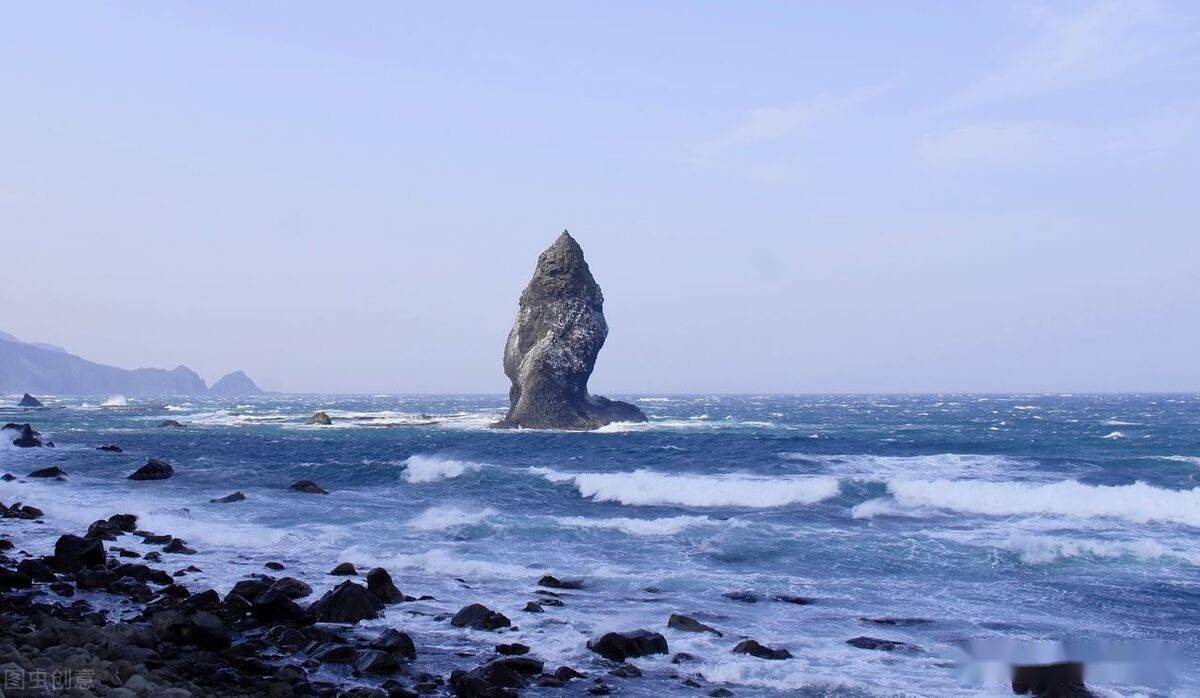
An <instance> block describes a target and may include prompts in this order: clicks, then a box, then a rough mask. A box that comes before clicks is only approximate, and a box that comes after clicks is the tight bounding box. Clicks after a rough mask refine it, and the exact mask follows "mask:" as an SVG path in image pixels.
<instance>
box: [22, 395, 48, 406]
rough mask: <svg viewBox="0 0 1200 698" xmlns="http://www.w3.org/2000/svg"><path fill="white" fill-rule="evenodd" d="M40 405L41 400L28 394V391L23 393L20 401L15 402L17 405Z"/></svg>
mask: <svg viewBox="0 0 1200 698" xmlns="http://www.w3.org/2000/svg"><path fill="white" fill-rule="evenodd" d="M42 406H43V405H42V403H41V401H40V400H38V399H37V398H36V397H34V396H32V395H30V394H29V393H25V395H24V397H22V398H21V401H20V402H18V403H17V407H42Z"/></svg>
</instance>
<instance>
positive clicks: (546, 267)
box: [495, 230, 646, 430]
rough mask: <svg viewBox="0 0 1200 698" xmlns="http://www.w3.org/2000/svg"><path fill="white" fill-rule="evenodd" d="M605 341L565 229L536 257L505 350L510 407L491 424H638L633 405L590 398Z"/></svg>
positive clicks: (587, 273)
mask: <svg viewBox="0 0 1200 698" xmlns="http://www.w3.org/2000/svg"><path fill="white" fill-rule="evenodd" d="M607 336H608V324H607V323H606V322H605V320H604V295H603V294H602V293H601V292H600V286H599V285H598V284H597V283H596V280H595V279H594V278H592V272H591V270H590V269H589V268H588V265H587V262H586V261H585V260H584V258H583V250H582V249H581V248H580V247H579V244H578V243H576V242H575V239H574V238H572V237H571V236H570V235H569V234H568V233H567V232H566V231H565V230H564V231H563V233H562V235H560V236H559V237H558V239H557V240H555V241H554V244H553V245H551V246H550V247H549V248H547V249H546V250H545V251H544V252H542V254H541V256H539V257H538V261H537V267H536V268H535V269H534V272H533V278H532V279H530V281H529V285H528V286H526V287H525V290H524V291H523V292H522V293H521V300H520V305H519V308H518V310H517V317H516V320H515V321H514V322H513V326H512V329H511V330H510V331H509V333H508V341H507V343H506V344H505V347H504V373H505V375H507V376H508V378H509V380H510V381H512V387H510V388H509V391H508V398H509V403H510V406H509V409H508V414H507V415H506V416H505V417H504V419H503V420H502V421H500V422H498V423H497V424H496V425H495V426H497V427H501V428H527V429H528V428H532V429H576V430H586V429H597V428H599V427H602V426H604V425H605V424H609V423H611V422H644V421H646V415H645V414H643V413H642V411H641V410H640V409H638V408H637V407H635V406H633V405H631V404H629V403H626V402H619V401H616V400H609V399H607V398H604V397H600V396H597V395H589V394H588V390H587V383H588V378H589V377H590V376H591V375H592V369H593V368H594V367H595V365H596V356H597V355H598V354H599V353H600V348H601V347H602V346H604V340H605V338H606V337H607Z"/></svg>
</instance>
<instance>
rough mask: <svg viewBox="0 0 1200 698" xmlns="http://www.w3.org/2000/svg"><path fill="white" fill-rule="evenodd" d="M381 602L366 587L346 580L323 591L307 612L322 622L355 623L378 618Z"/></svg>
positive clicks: (381, 608) (381, 607) (381, 606)
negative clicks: (323, 593) (322, 594)
mask: <svg viewBox="0 0 1200 698" xmlns="http://www.w3.org/2000/svg"><path fill="white" fill-rule="evenodd" d="M381 610H383V602H382V601H380V600H379V599H378V598H377V597H376V596H375V595H374V594H372V593H371V592H369V591H367V588H366V587H364V586H362V585H361V584H357V583H355V582H352V581H350V580H346V581H344V582H342V583H341V584H339V585H337V586H336V587H334V588H333V589H332V590H330V591H328V592H326V593H325V595H324V596H322V597H321V598H320V599H318V600H317V601H315V602H313V604H312V605H311V606H309V607H308V612H309V613H310V614H312V615H313V616H314V617H315V618H316V619H317V620H318V621H321V622H324V623H350V624H353V623H357V622H359V621H360V620H370V619H372V618H378V617H379V612H380V611H381Z"/></svg>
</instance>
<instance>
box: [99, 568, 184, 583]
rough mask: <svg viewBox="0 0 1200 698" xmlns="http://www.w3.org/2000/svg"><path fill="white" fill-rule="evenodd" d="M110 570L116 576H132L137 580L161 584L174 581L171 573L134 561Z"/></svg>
mask: <svg viewBox="0 0 1200 698" xmlns="http://www.w3.org/2000/svg"><path fill="white" fill-rule="evenodd" d="M112 571H113V574H115V575H117V576H118V577H132V578H133V579H136V580H137V581H139V582H153V583H155V584H159V585H163V586H165V585H168V584H171V583H173V582H174V581H175V580H174V578H172V577H171V575H169V574H167V573H166V572H164V571H162V570H159V569H155V568H153V567H149V566H147V565H139V564H136V563H126V564H124V565H117V566H116V567H114V568H112Z"/></svg>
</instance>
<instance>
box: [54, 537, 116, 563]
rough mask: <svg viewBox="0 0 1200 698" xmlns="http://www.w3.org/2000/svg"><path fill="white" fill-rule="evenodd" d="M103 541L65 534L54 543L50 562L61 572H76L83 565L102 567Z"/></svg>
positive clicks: (103, 560)
mask: <svg viewBox="0 0 1200 698" xmlns="http://www.w3.org/2000/svg"><path fill="white" fill-rule="evenodd" d="M105 558H106V556H105V553H104V543H103V542H101V541H100V540H98V539H96V538H80V537H79V536H73V535H70V534H67V535H65V536H62V537H60V538H59V539H58V541H56V542H55V543H54V557H53V559H52V561H51V562H50V564H52V565H53V566H54V567H55V569H58V570H60V571H62V572H78V571H79V570H81V569H83V568H85V567H103V566H104V562H105Z"/></svg>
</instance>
